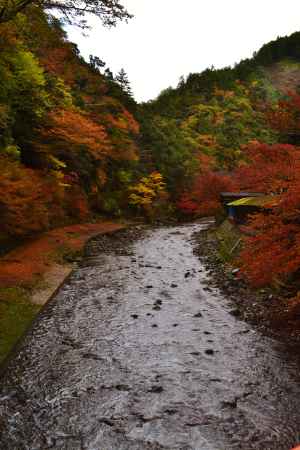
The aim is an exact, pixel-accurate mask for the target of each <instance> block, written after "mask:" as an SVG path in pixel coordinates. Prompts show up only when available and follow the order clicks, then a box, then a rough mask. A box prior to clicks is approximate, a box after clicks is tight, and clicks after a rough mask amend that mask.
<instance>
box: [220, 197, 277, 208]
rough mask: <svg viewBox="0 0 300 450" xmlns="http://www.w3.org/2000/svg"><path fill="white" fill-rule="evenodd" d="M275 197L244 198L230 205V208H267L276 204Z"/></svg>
mask: <svg viewBox="0 0 300 450" xmlns="http://www.w3.org/2000/svg"><path fill="white" fill-rule="evenodd" d="M274 200H275V198H274V196H272V195H263V196H261V197H244V198H240V199H239V200H235V201H234V202H230V203H228V206H265V205H268V204H270V203H271V204H273V203H274Z"/></svg>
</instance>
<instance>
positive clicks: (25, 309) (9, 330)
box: [0, 287, 40, 363]
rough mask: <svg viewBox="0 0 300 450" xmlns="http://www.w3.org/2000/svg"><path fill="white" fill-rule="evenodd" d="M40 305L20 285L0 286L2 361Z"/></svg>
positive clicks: (0, 348)
mask: <svg viewBox="0 0 300 450" xmlns="http://www.w3.org/2000/svg"><path fill="white" fill-rule="evenodd" d="M39 309H40V307H39V306H37V305H33V304H31V303H30V301H29V296H28V293H27V291H26V290H25V289H23V288H20V287H11V288H7V289H5V288H0V363H1V362H2V361H3V360H4V358H5V357H6V355H7V354H8V353H9V352H10V350H11V349H12V347H13V346H14V345H15V343H16V342H17V341H18V340H19V339H20V337H21V336H22V335H23V333H24V332H25V331H26V329H27V328H28V327H29V325H30V324H31V322H32V320H33V319H34V317H35V316H36V314H37V313H38V312H39Z"/></svg>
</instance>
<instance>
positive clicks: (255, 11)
mask: <svg viewBox="0 0 300 450" xmlns="http://www.w3.org/2000/svg"><path fill="white" fill-rule="evenodd" d="M121 3H122V4H124V6H126V8H127V9H128V10H129V12H131V13H132V14H134V15H135V17H134V18H133V19H131V20H130V21H129V23H127V24H125V23H119V24H118V25H117V27H116V28H111V29H107V28H104V27H103V26H102V25H101V22H100V21H99V20H97V19H96V18H91V20H90V24H91V25H92V29H91V30H90V32H89V36H88V37H84V36H83V35H82V32H81V31H80V30H78V29H76V28H68V33H69V39H70V40H71V41H73V42H76V43H77V44H78V46H79V49H80V51H81V53H82V54H83V56H84V57H87V58H88V57H89V55H90V54H93V55H96V56H99V57H100V58H101V59H103V60H104V61H105V62H106V63H107V66H108V67H109V68H110V69H111V70H112V71H113V72H114V73H116V72H118V71H119V70H120V69H121V68H122V67H123V68H124V69H125V71H126V72H127V74H128V76H129V80H130V81H131V86H132V89H133V92H134V94H135V98H136V99H137V100H138V101H145V100H149V99H152V98H155V97H157V95H158V94H159V93H160V91H161V90H163V89H165V88H167V87H169V86H176V85H177V83H178V80H179V77H180V76H181V75H185V76H186V75H188V74H189V73H191V72H201V71H202V70H204V69H206V68H207V67H210V66H212V65H214V66H215V67H216V68H219V67H224V66H226V65H232V64H234V63H235V62H239V61H240V60H241V59H243V58H247V57H251V56H252V53H253V52H254V51H255V50H258V49H259V48H260V47H261V46H262V45H263V44H265V43H267V42H269V41H270V40H273V39H276V38H277V37H278V36H285V35H289V34H291V33H293V32H294V31H298V30H300V1H299V0H251V1H249V0H248V1H246V0H206V1H204V0H121Z"/></svg>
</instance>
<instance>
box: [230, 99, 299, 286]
mask: <svg viewBox="0 0 300 450" xmlns="http://www.w3.org/2000/svg"><path fill="white" fill-rule="evenodd" d="M299 105H300V97H299V96H297V95H296V94H293V95H292V96H291V97H290V100H286V101H284V102H280V103H279V105H278V107H277V108H276V113H274V111H272V112H271V113H269V116H270V117H272V124H273V126H274V127H277V129H278V132H279V133H280V135H281V136H286V135H287V133H288V134H290V133H296V134H297V133H298V130H299V129H300V120H299V114H298V109H299ZM297 117H298V119H297ZM246 154H247V158H248V163H247V165H245V166H244V167H242V168H240V169H239V170H238V171H237V172H236V180H237V182H238V183H239V185H240V186H241V187H242V188H248V189H252V190H258V191H261V192H265V193H266V194H271V195H272V196H273V197H271V200H270V204H268V205H265V209H264V211H262V212H259V213H257V214H255V215H253V216H252V217H251V218H250V220H249V223H248V227H247V231H248V233H247V234H248V235H247V236H246V237H245V238H244V246H243V250H242V252H241V255H240V263H241V268H242V274H243V275H244V276H245V277H246V278H247V279H248V281H249V282H250V283H251V284H252V285H254V286H258V287H259V286H265V285H269V284H273V285H281V284H282V283H288V282H293V284H294V285H295V289H297V286H298V284H297V279H298V272H299V269H300V221H299V211H300V181H299V180H300V149H299V148H298V147H296V146H293V145H290V144H276V145H272V146H269V145H266V144H260V143H256V144H253V145H251V146H249V147H248V148H247V149H246Z"/></svg>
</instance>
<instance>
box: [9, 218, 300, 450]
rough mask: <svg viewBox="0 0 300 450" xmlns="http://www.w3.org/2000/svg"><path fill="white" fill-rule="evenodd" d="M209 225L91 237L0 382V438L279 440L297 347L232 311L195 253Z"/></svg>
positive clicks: (288, 431)
mask: <svg viewBox="0 0 300 450" xmlns="http://www.w3.org/2000/svg"><path fill="white" fill-rule="evenodd" d="M207 225H208V224H206V223H195V224H192V225H183V226H173V227H157V228H153V229H146V230H145V231H144V232H143V233H142V232H137V231H136V230H135V229H129V230H128V231H125V232H124V231H122V232H118V233H116V234H115V235H113V236H110V237H108V236H102V237H99V238H97V239H94V240H92V241H91V242H90V243H89V244H88V247H87V251H86V253H87V254H86V256H85V258H84V260H83V261H82V263H81V265H80V267H79V268H78V269H76V271H75V272H74V273H73V275H72V276H71V278H70V279H69V280H68V281H67V282H66V283H65V285H64V286H63V287H62V288H61V289H60V291H59V292H58V294H57V295H56V296H55V297H54V298H53V299H52V300H51V301H50V302H49V303H48V304H47V305H46V307H45V308H44V310H43V312H42V313H41V315H40V316H39V318H38V320H36V322H35V324H34V325H33V327H32V329H31V331H30V332H29V333H28V334H27V335H26V336H25V338H24V339H23V342H22V343H21V345H20V346H19V348H18V350H17V352H16V353H15V354H14V356H13V357H12V358H11V360H10V362H9V363H8V365H7V367H6V369H5V371H4V373H3V374H2V377H1V381H0V384H1V386H0V388H1V389H0V433H1V435H0V448H1V449H5V450H12V449H14V450H23V449H24V450H25V449H26V450H46V449H60V450H63V449H66V450H67V449H68V450H77V449H78V450H83V449H86V450H148V449H149V450H150V449H153V450H154V449H157V450H158V449H170V450H175V449H181V450H188V449H190V450H235V449H242V450H251V449H255V450H279V449H282V450H288V449H290V448H291V447H292V446H293V445H294V444H296V443H297V442H299V440H300V436H299V432H300V371H299V361H298V357H297V352H295V351H293V352H290V351H289V349H288V348H287V346H286V345H284V344H282V343H279V342H276V341H273V340H271V339H269V338H266V337H264V336H262V335H261V334H260V333H259V332H258V331H255V330H253V329H251V328H250V326H249V325H248V324H245V323H244V322H242V321H239V320H238V319H237V318H235V317H234V316H233V315H232V314H230V309H231V306H230V304H229V303H228V301H227V300H226V299H225V298H224V297H223V296H222V295H221V294H220V293H219V292H218V290H217V289H215V288H211V287H209V284H207V280H208V274H207V273H206V271H205V269H204V267H203V265H202V263H201V262H200V261H199V259H198V258H197V257H196V256H195V255H194V253H193V245H194V244H193V234H194V232H196V231H199V230H200V229H201V228H205V227H207Z"/></svg>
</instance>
